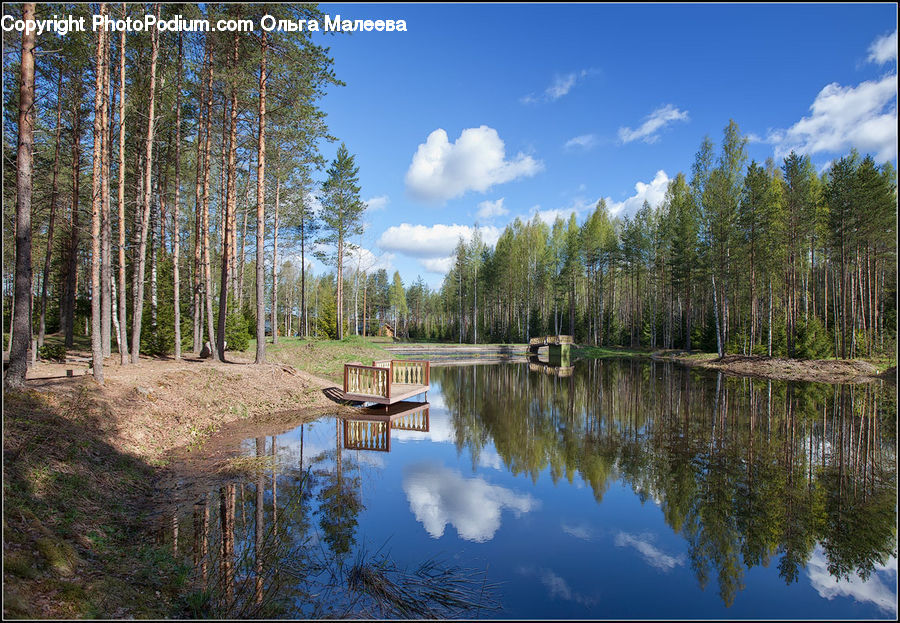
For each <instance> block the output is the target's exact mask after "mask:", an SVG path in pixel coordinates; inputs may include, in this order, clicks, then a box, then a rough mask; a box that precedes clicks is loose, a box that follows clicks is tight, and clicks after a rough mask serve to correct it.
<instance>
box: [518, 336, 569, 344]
mask: <svg viewBox="0 0 900 623" xmlns="http://www.w3.org/2000/svg"><path fill="white" fill-rule="evenodd" d="M574 343H575V338H574V337H572V336H571V335H546V336H542V337H533V338H531V339H530V340H528V345H529V346H544V345H550V344H574Z"/></svg>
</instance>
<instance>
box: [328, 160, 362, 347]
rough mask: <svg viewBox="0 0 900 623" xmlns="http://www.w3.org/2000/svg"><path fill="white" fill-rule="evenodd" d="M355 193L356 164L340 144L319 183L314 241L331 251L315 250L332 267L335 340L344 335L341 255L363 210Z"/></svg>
mask: <svg viewBox="0 0 900 623" xmlns="http://www.w3.org/2000/svg"><path fill="white" fill-rule="evenodd" d="M359 193H360V187H359V167H357V166H356V163H355V161H354V157H353V156H352V155H350V152H349V151H348V150H347V146H346V145H345V144H344V143H341V146H340V148H339V149H338V152H337V156H336V157H335V159H334V161H332V163H331V167H330V168H329V169H328V178H327V179H326V180H325V182H324V183H323V184H322V198H321V201H322V213H321V220H322V226H323V229H324V230H325V235H324V236H323V237H321V238H319V239H318V241H317V242H319V243H320V244H324V245H327V246H329V247H331V248H332V249H333V250H332V251H331V252H330V253H326V252H317V253H316V256H317V257H318V258H319V259H320V260H321V261H322V262H324V263H326V264H330V265H332V266H334V267H335V270H336V281H337V285H336V289H337V292H336V297H335V306H336V308H337V312H336V326H337V331H336V336H337V339H339V340H340V339H343V337H344V332H343V328H344V327H343V324H344V279H343V275H344V272H343V270H344V258H345V257H347V255H349V253H350V252H351V251H352V250H353V249H354V248H355V245H353V244H352V243H351V242H350V241H349V239H350V237H351V236H355V235H359V234H361V233H362V230H363V228H362V215H363V212H364V211H365V209H366V204H365V203H364V202H363V201H362V199H360V196H359Z"/></svg>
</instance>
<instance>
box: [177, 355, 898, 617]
mask: <svg viewBox="0 0 900 623" xmlns="http://www.w3.org/2000/svg"><path fill="white" fill-rule="evenodd" d="M432 380H433V384H434V387H433V391H432V396H431V398H432V402H431V404H428V403H419V404H416V405H411V406H410V405H407V407H404V408H403V410H401V408H400V407H397V408H396V410H395V411H391V412H388V413H387V414H385V413H384V411H383V410H382V409H378V413H374V412H370V413H363V414H361V417H358V418H354V419H352V420H342V419H336V418H326V419H322V420H319V421H318V422H315V423H313V424H306V425H303V426H299V427H293V428H291V429H290V430H283V431H266V434H265V435H261V436H257V437H254V438H251V439H248V440H246V441H244V442H243V444H242V446H241V447H242V451H243V454H244V456H243V457H241V459H240V462H238V463H236V466H237V467H239V468H240V469H235V470H233V471H232V472H229V475H227V476H225V477H223V478H222V480H221V482H217V483H216V484H215V486H211V487H210V486H208V485H207V486H206V487H205V488H204V487H203V486H198V490H197V494H196V503H193V500H192V504H191V505H188V506H187V507H182V508H179V509H178V510H177V511H175V513H174V514H170V515H169V516H168V518H167V519H166V520H165V521H163V522H162V525H161V527H160V534H161V537H162V538H163V539H164V540H165V542H166V543H170V544H171V552H172V553H173V555H174V556H176V557H178V558H180V559H181V560H183V561H185V563H186V564H187V565H188V566H189V567H190V568H191V570H192V572H191V576H190V584H191V589H190V591H189V593H190V594H189V596H188V598H187V599H186V603H185V614H186V615H189V616H193V617H200V616H214V617H229V618H232V617H251V618H252V617H257V618H263V617H302V618H314V617H329V618H346V617H359V616H373V617H415V616H426V617H430V618H441V617H456V616H465V617H467V618H470V617H473V616H474V617H477V616H496V615H495V614H492V613H491V612H490V611H485V609H484V606H486V605H487V606H490V605H491V604H493V603H494V602H493V601H492V600H493V599H494V597H495V595H496V593H492V592H491V591H490V590H485V591H482V588H483V586H482V585H483V584H484V586H486V587H490V584H488V583H485V580H486V577H487V576H486V574H485V569H486V568H487V567H488V565H490V568H491V569H492V570H493V569H499V568H502V567H503V566H504V565H506V567H507V571H506V572H505V573H506V574H505V575H503V576H502V580H503V582H504V586H505V591H506V592H507V594H512V595H515V597H514V598H510V599H507V601H506V602H505V603H504V604H503V606H504V616H512V617H516V616H523V615H530V616H538V617H546V616H551V617H552V616H555V615H557V614H558V613H559V612H566V613H569V612H571V613H573V616H574V617H575V618H578V616H577V615H579V614H580V615H581V616H582V617H583V616H587V617H588V618H592V617H601V618H607V617H609V616H615V615H614V614H613V613H618V612H625V613H628V612H631V613H632V615H633V614H634V613H637V612H640V613H642V612H645V611H644V610H632V609H631V608H633V607H634V605H633V602H632V603H631V604H625V603H624V601H623V603H622V604H619V603H618V602H617V601H616V600H617V596H616V595H614V594H613V595H610V593H609V592H606V593H603V594H602V595H601V593H602V590H601V587H602V584H600V583H597V584H595V585H585V584H584V582H583V580H584V578H585V577H593V575H592V574H597V576H598V577H599V576H600V575H601V574H603V573H612V575H613V576H615V575H616V574H617V571H616V570H615V569H613V570H612V571H610V570H609V569H607V566H609V565H614V564H620V565H621V564H622V561H623V560H624V561H629V560H630V561H634V563H635V565H636V567H638V568H640V569H643V570H644V571H643V573H645V574H646V575H645V576H643V577H642V578H639V579H646V580H649V581H655V582H657V583H658V584H659V585H660V586H663V585H665V586H669V585H670V584H671V586H679V589H678V590H679V591H680V592H681V594H682V595H687V596H686V597H682V599H685V600H688V601H690V600H692V599H693V600H695V602H697V603H699V600H700V597H699V595H700V594H701V593H700V592H699V591H697V594H696V595H693V594H691V593H690V591H686V590H685V588H684V586H683V585H678V584H677V581H678V579H679V578H681V577H686V578H687V580H688V582H689V583H690V586H694V587H700V588H707V587H709V588H710V589H711V590H710V591H709V592H712V594H713V595H715V594H718V596H719V597H718V598H717V599H716V601H717V603H719V604H721V605H724V606H725V607H730V606H732V604H734V603H735V598H736V596H737V595H738V594H740V593H741V591H743V590H745V587H746V586H751V587H753V586H754V585H753V582H752V581H751V580H752V577H753V574H756V575H755V577H757V578H759V577H760V575H759V574H760V573H763V574H765V576H766V577H770V576H773V577H776V580H777V578H778V577H780V578H781V579H780V580H777V581H778V582H779V583H781V584H782V585H783V586H788V587H792V588H791V589H790V590H792V591H800V589H805V591H806V592H807V593H809V594H811V595H817V596H818V597H816V599H819V600H820V602H821V603H822V604H825V603H837V602H841V603H844V602H849V601H851V600H853V601H855V602H856V603H857V604H859V605H860V607H863V606H865V607H868V608H869V610H863V611H860V612H870V611H872V609H875V608H877V609H878V611H880V612H882V614H883V615H885V616H888V617H892V616H893V615H894V614H896V587H895V584H896V564H897V563H896V517H897V491H896V441H895V435H896V396H895V394H894V391H893V389H892V388H882V387H881V386H880V385H877V384H869V385H859V386H830V385H822V384H808V383H785V382H769V381H764V380H750V379H734V378H727V377H724V376H721V375H718V376H716V375H713V376H709V375H703V374H697V373H696V372H692V371H689V370H687V369H684V368H680V367H676V366H673V365H671V364H664V363H652V364H647V363H639V362H629V361H621V362H581V363H579V364H578V365H577V366H575V368H574V370H573V371H572V373H571V374H570V375H568V376H566V375H563V376H560V375H557V374H548V373H546V372H544V371H543V370H540V371H533V370H532V369H531V368H530V366H529V365H527V364H503V365H492V366H468V367H457V368H451V367H446V368H437V369H435V371H434V372H433V379H432ZM392 438H393V440H394V445H393V447H392V446H391V439H392ZM398 441H402V442H403V443H399V444H398V443H397V442H398ZM448 442H449V443H448ZM570 485H571V486H570ZM579 488H581V490H579ZM622 491H627V492H628V496H629V499H634V498H635V497H636V498H637V499H638V500H639V501H640V503H641V505H642V506H641V508H644V505H646V507H648V508H649V509H652V510H653V513H655V515H657V516H659V515H661V517H662V520H659V521H658V522H657V523H655V524H652V527H648V526H650V524H648V523H647V522H645V521H643V518H644V517H646V516H647V512H645V511H643V510H640V509H638V510H634V509H629V510H627V511H620V510H618V509H621V508H623V506H622V502H621V499H622V495H623V494H622ZM585 509H587V510H590V509H593V510H594V511H596V510H598V509H600V510H603V509H606V511H607V514H606V515H604V517H605V518H606V519H607V521H598V520H596V519H595V517H597V515H596V513H595V514H593V515H592V514H591V512H585ZM657 509H658V510H657ZM612 511H615V512H617V513H621V514H622V515H621V517H618V515H617V519H618V521H617V522H610V521H608V520H609V518H610V513H611V512H612ZM663 520H664V521H663ZM448 526H450V528H451V529H450V530H448V529H447V528H448ZM554 533H555V535H558V536H555V535H554ZM504 534H506V535H507V536H508V535H511V534H514V535H515V536H514V537H509V538H506V539H504ZM675 535H677V538H673V536H675ZM390 539H393V541H392V544H393V545H396V546H398V547H399V548H400V549H401V550H402V549H404V548H407V550H409V551H406V552H405V556H406V557H405V558H404V560H405V561H406V562H408V563H409V566H400V565H397V564H395V563H394V562H393V560H392V559H391V558H390V556H387V555H386V554H387V550H386V549H385V550H382V548H383V547H384V544H385V542H386V541H388V540H390ZM554 539H555V540H554ZM561 539H568V540H569V541H568V542H569V543H572V542H574V543H577V544H578V545H577V546H576V548H575V549H573V550H568V551H570V552H574V555H573V554H570V553H567V554H565V555H563V554H559V555H544V557H543V558H541V557H540V556H541V554H540V552H541V548H540V547H536V546H537V545H538V544H540V543H541V542H543V541H546V542H547V543H549V544H550V545H548V547H549V549H551V550H553V549H559V545H560V544H561V543H562V541H561ZM407 544H408V545H407ZM431 544H433V546H432V545H431ZM523 544H527V545H528V547H524V548H523ZM429 547H431V549H429ZM469 548H477V551H478V552H479V554H478V556H479V557H476V558H473V557H472V556H471V555H470V552H471V550H470V549H469ZM604 548H605V549H604ZM559 551H562V550H561V549H559ZM432 552H441V553H445V554H446V553H449V554H452V555H453V557H454V559H453V560H454V563H453V564H447V563H446V562H444V563H440V564H435V559H434V558H429V556H433V554H432ZM522 552H524V553H522ZM467 556H469V557H467ZM570 556H572V557H570ZM579 556H581V557H583V558H584V560H579V559H578V557H579ZM613 560H616V561H617V562H616V563H613V562H612V561H613ZM410 561H412V562H410ZM466 561H468V562H466ZM454 565H461V566H454ZM462 565H467V566H469V567H472V568H474V569H476V570H475V571H473V570H472V569H466V568H463V566H462ZM585 571H587V572H588V576H586V575H585ZM751 571H752V573H751ZM494 573H497V572H494ZM632 573H633V571H632ZM886 576H887V577H886ZM891 577H892V578H893V584H894V585H892V582H891V581H889V580H890V578H891ZM495 579H496V578H495V576H494V575H492V576H491V577H490V580H491V581H493V580H495ZM606 582H607V583H609V579H608V577H607V580H606ZM713 585H714V587H715V588H713ZM756 586H757V587H758V586H759V584H758V581H757V584H756ZM435 587H437V588H435ZM441 587H443V588H441ZM447 587H450V588H449V589H448V588H447ZM534 588H538V590H537V591H535V590H534ZM603 588H606V587H603ZM451 589H452V590H451ZM435 590H437V591H440V590H444V591H449V593H446V592H445V594H443V595H442V596H441V595H439V593H436V592H434V591H435ZM429 591H431V592H429ZM751 593H753V590H751V589H750V588H748V589H747V590H746V594H747V595H750V594H751ZM755 594H756V595H757V596H758V595H759V593H758V592H757V593H755ZM767 596H768V594H767ZM442 599H445V601H441V600H442ZM621 599H622V600H624V599H625V598H624V597H622V598H621ZM454 600H455V601H454ZM750 601H751V602H753V604H752V607H757V608H763V607H764V606H765V607H767V608H769V609H759V610H753V609H752V607H751V609H750V610H749V612H751V616H752V613H753V612H758V613H761V614H768V613H770V612H772V611H773V609H772V608H773V607H774V606H772V604H768V600H767V599H758V598H756V597H751V598H750ZM441 604H445V605H446V604H450V606H446V607H444V606H442V605H441ZM564 604H567V605H566V607H572V608H577V609H576V610H557V608H563V605H564ZM494 605H496V604H494ZM692 605H693V602H692ZM617 607H619V608H620V609H619V610H616V608H617ZM641 607H644V606H643V605H642V606H641ZM661 607H664V606H661ZM720 607H721V606H720ZM745 607H746V606H745ZM652 612H656V611H652ZM662 612H663V616H672V617H679V616H683V615H686V614H691V612H693V611H685V610H684V609H682V610H674V609H673V610H671V611H665V610H663V611H662ZM707 612H711V613H713V616H714V615H715V614H716V613H718V614H722V613H725V612H727V611H725V610H707ZM776 612H777V610H776ZM817 612H818V613H819V614H822V613H825V616H828V614H827V612H828V610H819V611H817ZM842 612H847V610H843V611H842ZM850 612H853V611H852V610H851V611H850ZM813 616H816V615H815V614H814V615H813Z"/></svg>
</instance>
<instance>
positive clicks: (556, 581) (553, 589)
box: [516, 567, 599, 606]
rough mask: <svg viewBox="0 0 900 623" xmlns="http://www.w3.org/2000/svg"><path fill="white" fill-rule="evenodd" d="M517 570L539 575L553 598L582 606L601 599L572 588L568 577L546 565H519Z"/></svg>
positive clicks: (520, 572) (525, 574)
mask: <svg viewBox="0 0 900 623" xmlns="http://www.w3.org/2000/svg"><path fill="white" fill-rule="evenodd" d="M516 571H517V572H518V573H519V574H521V575H524V576H537V578H538V579H539V580H540V581H541V584H543V585H544V586H545V587H546V588H547V591H548V592H549V593H550V597H551V598H554V599H563V600H565V601H574V602H575V603H577V604H581V605H582V606H593V605H594V604H596V603H597V602H598V601H599V600H598V599H597V598H596V597H592V596H587V595H584V594H582V593H579V592H576V591H574V590H572V588H571V587H570V586H569V583H568V582H567V581H566V579H565V578H564V577H562V576H561V575H559V574H558V573H556V572H555V571H553V570H552V569H547V568H544V567H537V568H535V567H519V568H518V569H516Z"/></svg>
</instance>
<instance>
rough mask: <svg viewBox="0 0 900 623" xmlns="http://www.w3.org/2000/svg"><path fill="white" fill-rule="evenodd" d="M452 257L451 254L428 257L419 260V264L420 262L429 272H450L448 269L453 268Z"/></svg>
mask: <svg viewBox="0 0 900 623" xmlns="http://www.w3.org/2000/svg"><path fill="white" fill-rule="evenodd" d="M454 259H455V258H454V257H453V256H452V255H448V256H447V257H429V258H425V259H423V260H419V264H421V265H422V267H423V268H424V269H425V270H426V271H427V272H429V273H434V274H436V275H446V274H447V273H449V272H450V269H451V268H453V261H454Z"/></svg>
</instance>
